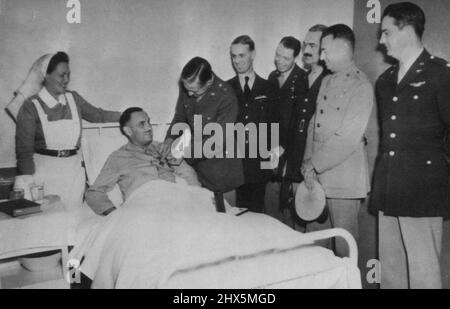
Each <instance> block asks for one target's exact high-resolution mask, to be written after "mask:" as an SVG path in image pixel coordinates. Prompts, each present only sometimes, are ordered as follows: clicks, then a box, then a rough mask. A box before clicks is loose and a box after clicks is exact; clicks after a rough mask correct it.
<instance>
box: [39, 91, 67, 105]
mask: <svg viewBox="0 0 450 309" xmlns="http://www.w3.org/2000/svg"><path fill="white" fill-rule="evenodd" d="M39 97H40V98H41V100H42V101H44V103H45V104H46V105H47V106H48V107H50V108H53V107H55V106H56V105H57V104H62V105H66V98H65V96H64V95H63V94H61V95H60V96H59V98H58V101H56V99H55V98H54V97H53V96H52V95H51V94H50V92H48V90H47V88H45V87H42V89H41V91H39Z"/></svg>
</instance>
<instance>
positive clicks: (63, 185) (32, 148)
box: [15, 52, 120, 209]
mask: <svg viewBox="0 0 450 309" xmlns="http://www.w3.org/2000/svg"><path fill="white" fill-rule="evenodd" d="M40 59H42V57H41V58H40ZM43 59H44V60H43V61H41V64H40V70H41V73H42V76H44V80H43V85H41V87H39V88H41V89H40V90H39V92H38V93H37V94H35V95H32V96H31V97H29V98H28V99H26V100H25V102H24V103H23V105H22V106H21V107H20V109H19V112H18V115H17V127H16V156H17V173H18V176H17V177H16V183H15V186H16V187H22V188H24V189H25V192H26V195H28V196H27V197H28V198H30V196H29V190H27V189H28V188H29V187H30V186H31V185H33V184H41V183H43V184H44V187H45V194H46V195H59V196H60V197H61V200H62V201H63V203H64V204H65V205H66V206H67V207H68V208H69V209H77V208H79V207H81V205H82V200H83V193H84V190H85V171H84V169H83V167H82V157H81V152H80V145H81V144H80V138H81V120H82V119H85V120H87V121H89V122H116V121H118V120H119V117H120V113H119V112H111V111H105V110H102V109H100V108H96V107H94V106H92V105H91V104H89V103H88V102H87V101H85V100H84V99H83V98H82V97H81V96H80V95H79V94H78V93H77V92H75V91H69V90H68V89H67V87H68V84H69V82H70V68H69V56H68V55H67V54H66V53H64V52H58V53H57V54H54V55H46V56H44V58H43Z"/></svg>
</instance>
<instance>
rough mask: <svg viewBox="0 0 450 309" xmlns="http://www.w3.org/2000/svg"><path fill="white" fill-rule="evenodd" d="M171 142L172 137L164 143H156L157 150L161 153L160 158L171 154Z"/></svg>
mask: <svg viewBox="0 0 450 309" xmlns="http://www.w3.org/2000/svg"><path fill="white" fill-rule="evenodd" d="M172 143H173V139H171V138H168V139H166V140H165V141H164V143H161V144H159V145H158V152H159V154H160V155H161V158H163V159H165V158H167V157H168V156H169V155H170V154H171V152H172Z"/></svg>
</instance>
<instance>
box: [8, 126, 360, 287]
mask: <svg viewBox="0 0 450 309" xmlns="http://www.w3.org/2000/svg"><path fill="white" fill-rule="evenodd" d="M118 131H119V130H118V129H117V128H116V127H114V126H108V125H106V126H101V127H98V126H96V127H90V128H88V129H87V130H85V132H84V137H85V138H84V140H83V149H84V154H85V165H86V169H87V175H88V178H89V181H91V182H92V181H93V180H92V179H95V177H96V175H97V174H98V173H99V171H100V169H101V167H102V165H103V163H104V162H105V160H106V158H107V156H108V155H109V153H111V152H112V151H114V150H115V149H117V148H119V147H120V146H121V145H123V144H124V143H125V142H126V140H125V139H124V138H123V137H120V134H119V132H118ZM155 131H156V132H155V136H157V137H158V135H159V136H162V135H161V134H162V132H164V131H165V128H164V127H157V128H156V130H155ZM167 185H168V186H170V185H172V184H167ZM137 191H138V190H137ZM142 191H145V192H141V193H142V194H151V193H149V191H151V187H149V188H147V189H146V190H142ZM110 198H111V199H112V200H113V202H114V203H117V204H120V203H121V195H120V192H119V191H118V189H116V190H114V192H112V193H111V195H110ZM137 201H138V202H135V203H137V204H139V203H140V200H137ZM132 202H134V200H132ZM144 206H145V205H144ZM133 207H134V206H133ZM128 208H129V209H131V208H132V207H128ZM123 209H124V210H125V209H126V207H124V208H123ZM124 213H126V212H124ZM113 214H114V213H113ZM165 215H166V214H161V213H158V216H165ZM205 216H206V217H205V218H210V217H208V216H221V217H214V218H213V217H211V218H213V219H211V220H218V221H214V222H222V224H216V223H214V224H213V225H207V223H208V222H209V219H206V220H202V221H199V222H200V223H198V222H185V221H183V220H184V219H183V218H184V217H182V216H179V217H178V220H182V222H183V223H182V225H181V226H180V228H179V230H178V231H177V230H176V228H172V227H170V228H169V227H168V229H169V231H171V232H173V237H174V238H170V239H169V238H167V239H165V241H166V243H164V242H163V241H159V240H158V239H149V240H148V239H143V240H138V241H136V242H135V246H133V247H128V248H122V247H123V244H121V245H117V246H115V244H116V243H117V242H116V243H103V244H102V245H99V244H100V243H99V241H100V240H99V239H101V238H102V237H103V238H104V239H107V241H111V239H112V240H113V241H114V239H115V238H114V237H112V236H111V234H112V235H114V234H115V233H116V234H118V233H123V232H120V231H118V230H119V229H120V226H123V225H124V222H129V221H126V220H130V219H129V217H126V215H125V217H122V218H120V219H117V220H116V222H114V220H115V218H112V219H108V220H109V221H112V223H110V222H108V223H107V224H109V228H110V231H109V234H105V235H102V233H105V231H106V230H107V229H105V228H104V223H103V222H102V223H99V220H103V219H104V218H100V217H97V216H95V215H94V214H93V213H92V212H91V211H90V209H88V208H87V207H86V205H84V207H82V210H80V212H78V213H73V212H67V211H65V210H64V209H62V208H58V209H50V210H49V212H47V213H45V214H42V215H41V216H32V217H30V218H25V219H10V220H8V221H9V222H8V224H4V222H6V221H4V222H3V224H2V221H0V259H2V258H5V257H11V256H14V255H20V254H24V253H29V252H33V251H36V250H41V249H42V248H48V249H49V250H50V249H54V248H67V247H68V246H74V245H75V249H74V250H73V252H71V254H72V255H71V256H69V258H72V259H74V258H75V259H77V258H79V259H83V260H84V261H83V263H82V265H81V268H80V271H83V273H85V274H88V277H89V278H91V279H93V282H94V287H100V288H101V287H104V288H164V289H165V288H217V289H222V288H226V289H233V288H295V289H297V288H361V278H360V272H359V269H358V267H357V256H358V252H357V247H356V243H355V241H354V239H353V238H352V236H351V235H350V234H349V233H348V232H346V231H344V230H340V229H332V230H326V231H321V232H315V233H309V234H301V233H298V232H295V231H292V230H291V229H290V228H289V227H287V226H285V225H283V224H281V223H280V222H278V221H277V220H275V219H273V218H270V217H268V216H265V215H260V214H253V213H246V214H245V215H242V216H239V217H234V218H231V216H230V215H229V214H228V215H227V214H225V215H223V214H220V215H219V214H216V213H214V214H213V213H208V214H206V215H205ZM224 216H227V217H224ZM117 217H120V216H117ZM134 217H136V216H134ZM137 217H139V218H137V219H135V220H141V219H143V218H142V216H141V215H139V216H137ZM159 218H161V217H159ZM164 218H166V217H164ZM152 219H153V217H149V218H148V220H152ZM120 220H122V221H120ZM123 220H125V221H123ZM131 220H133V219H131ZM148 220H147V222H148ZM176 220H177V218H174V219H173V221H175V223H176ZM156 221H157V220H156ZM156 221H155V222H156ZM160 221H161V220H160ZM204 222H206V223H205V224H206V225H205V226H204V231H208V233H204V231H201V232H198V235H197V236H195V237H194V236H190V234H189V233H188V232H186V231H189V230H190V229H192V226H196V227H197V226H199V225H200V226H201V225H202V224H203V223H204ZM134 223H136V224H134V225H135V226H136V227H138V226H139V221H136V222H134ZM175 223H174V225H173V226H174V227H176V226H179V225H176V224H175ZM183 224H186V225H185V226H184V227H185V228H184V227H183ZM102 225H103V226H102ZM95 226H97V228H98V227H100V226H102V230H101V231H96V232H93V231H94V230H95ZM261 226H264V228H263V229H260V230H258V229H259V227H261ZM163 228H164V227H163ZM127 230H129V229H127ZM230 230H237V231H236V232H237V233H229V232H228V231H230ZM125 231H126V230H125ZM211 231H214V232H211ZM240 231H242V233H240ZM153 232H154V231H153ZM177 232H178V233H179V234H177ZM191 234H195V233H194V232H192V233H191ZM19 235H20V236H19ZM27 235H28V236H29V237H27ZM205 235H206V236H207V237H206V238H207V239H206V240H205ZM31 236H32V237H31ZM89 237H90V238H91V242H90V243H89V241H86V239H88V238H89ZM130 237H131V236H130ZM183 237H189V238H187V239H188V240H186V238H183ZM333 237H343V238H344V239H345V240H346V241H347V243H348V245H349V249H350V250H349V251H350V255H349V257H346V258H339V257H336V256H335V255H334V254H333V252H332V251H330V250H328V249H325V248H322V247H319V246H316V245H314V243H315V241H317V240H321V239H328V238H333ZM8 239H9V240H11V239H14V240H15V241H14V242H11V241H9V242H7V241H6V240H8ZM178 239H180V240H178ZM197 240H199V241H197ZM102 241H103V240H102ZM121 241H125V240H124V239H122V240H121ZM177 241H179V243H177ZM125 242H126V241H125ZM128 242H129V241H128ZM140 242H141V243H140ZM167 242H170V244H171V248H170V250H172V251H170V250H168V251H167V252H164V250H166V247H170V246H168V243H167ZM86 243H88V244H89V245H87V246H84V247H83V245H85V244H86ZM90 246H91V247H90ZM102 246H104V247H102ZM149 246H150V247H153V248H157V249H155V251H157V253H158V254H157V255H155V252H153V251H152V252H150V253H148V252H144V251H142V249H141V248H145V247H147V248H148V247H149ZM92 248H109V249H104V250H100V251H99V252H93V251H89V250H91V249H92ZM111 250H113V251H111ZM41 251H42V250H41ZM94 251H95V250H94ZM133 252H134V253H136V254H135V255H134V256H133V254H132V253H133ZM161 252H164V254H161ZM63 253H64V255H63V256H64V262H63V269H64V270H66V271H67V268H66V267H64V266H65V265H66V261H67V259H68V257H67V252H66V251H63ZM142 253H144V254H142ZM169 253H171V254H169ZM77 254H82V255H83V256H82V257H81V256H80V255H78V256H77ZM105 254H107V255H114V256H115V257H113V258H112V259H111V260H110V261H108V260H105V259H104V255H105ZM145 255H148V256H147V257H146V256H145ZM117 256H119V257H120V258H117ZM136 256H138V257H139V259H137V258H136ZM172 256H176V258H168V257H172ZM142 257H143V259H142ZM96 259H97V260H101V261H102V263H96V262H95V261H96ZM117 261H120V265H121V266H120V267H119V269H118V264H117ZM149 261H153V262H155V264H154V265H151V263H148V262H149ZM169 262H170V263H169ZM142 263H144V264H142ZM147 264H149V265H147ZM143 265H144V266H143ZM89 267H91V269H89ZM153 274H155V275H153ZM99 278H100V279H99ZM105 278H106V279H105Z"/></svg>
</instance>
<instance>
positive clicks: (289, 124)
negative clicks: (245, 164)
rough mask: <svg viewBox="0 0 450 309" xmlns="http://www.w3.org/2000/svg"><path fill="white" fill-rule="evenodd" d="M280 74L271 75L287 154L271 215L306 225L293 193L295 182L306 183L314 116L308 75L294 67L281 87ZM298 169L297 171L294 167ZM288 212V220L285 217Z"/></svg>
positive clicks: (273, 189)
mask: <svg viewBox="0 0 450 309" xmlns="http://www.w3.org/2000/svg"><path fill="white" fill-rule="evenodd" d="M278 76H279V74H278V73H277V72H276V71H274V72H272V73H271V74H270V75H269V81H270V82H271V83H273V84H274V85H275V88H276V104H277V108H278V111H279V113H280V144H281V146H282V147H283V148H284V149H285V154H284V155H283V156H282V157H281V159H280V163H279V167H278V171H277V175H276V178H275V181H276V183H272V184H271V185H270V186H271V189H270V190H271V195H275V196H276V200H274V198H273V197H268V198H269V199H270V200H271V203H272V204H273V205H272V206H275V205H277V207H272V208H271V209H270V213H269V214H270V215H271V216H273V217H275V218H277V219H279V220H281V221H283V222H284V223H286V224H289V225H292V226H294V225H295V222H294V221H297V223H299V224H303V223H302V222H300V221H299V220H298V217H297V216H296V215H295V214H294V211H293V210H294V204H293V203H294V200H293V193H292V186H291V184H292V181H295V180H297V181H299V182H301V181H302V180H303V178H302V175H301V173H300V168H301V163H302V160H303V152H304V149H305V143H306V134H307V131H308V123H309V120H310V119H311V116H312V115H313V114H314V104H312V101H310V99H309V98H308V95H307V93H308V75H307V73H306V72H305V71H304V70H303V69H301V68H300V67H299V66H297V65H295V67H294V69H293V70H292V72H291V74H290V75H289V77H288V78H287V79H286V81H285V82H284V84H283V85H282V86H281V87H280V85H279V82H278ZM296 165H297V166H298V170H296V168H295V166H296ZM285 211H288V212H289V214H288V215H287V218H286V216H285V215H284V214H283V213H284V212H285ZM292 220H294V221H292Z"/></svg>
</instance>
